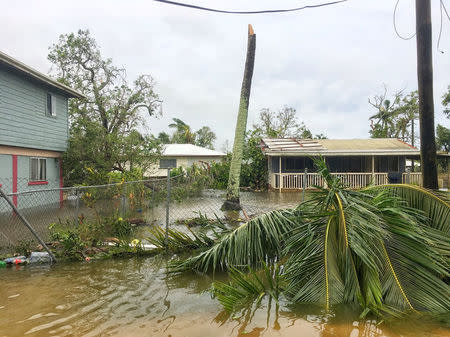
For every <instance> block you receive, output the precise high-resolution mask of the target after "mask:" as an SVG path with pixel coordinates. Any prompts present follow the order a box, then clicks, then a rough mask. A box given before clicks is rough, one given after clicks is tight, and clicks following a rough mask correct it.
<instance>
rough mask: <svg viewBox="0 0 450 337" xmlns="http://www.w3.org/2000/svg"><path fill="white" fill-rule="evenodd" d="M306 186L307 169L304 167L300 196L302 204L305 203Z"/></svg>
mask: <svg viewBox="0 0 450 337" xmlns="http://www.w3.org/2000/svg"><path fill="white" fill-rule="evenodd" d="M307 184H308V169H307V168H306V167H305V173H304V176H303V194H302V202H303V201H305V194H306V185H307Z"/></svg>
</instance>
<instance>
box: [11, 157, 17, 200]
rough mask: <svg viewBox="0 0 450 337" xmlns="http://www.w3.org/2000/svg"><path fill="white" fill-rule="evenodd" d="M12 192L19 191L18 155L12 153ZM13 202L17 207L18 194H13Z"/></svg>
mask: <svg viewBox="0 0 450 337" xmlns="http://www.w3.org/2000/svg"><path fill="white" fill-rule="evenodd" d="M12 180H13V181H12V192H13V193H17V155H15V154H13V155H12ZM13 204H14V206H16V207H17V194H13Z"/></svg>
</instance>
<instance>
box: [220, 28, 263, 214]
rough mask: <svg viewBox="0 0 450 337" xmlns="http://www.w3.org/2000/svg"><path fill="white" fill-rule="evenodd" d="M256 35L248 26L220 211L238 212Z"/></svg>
mask: <svg viewBox="0 0 450 337" xmlns="http://www.w3.org/2000/svg"><path fill="white" fill-rule="evenodd" d="M255 49H256V35H255V33H254V32H253V28H252V25H248V42H247V59H246V61H245V69H244V79H243V80H242V88H241V100H240V102H239V112H238V118H237V122H236V131H235V135H234V144H233V155H232V158H231V166H230V174H229V177H228V187H227V197H226V201H225V202H224V204H223V205H222V210H225V211H227V210H240V209H241V206H240V202H239V182H240V176H241V165H242V155H243V150H244V141H245V131H246V128H247V116H248V104H249V99H250V89H251V86H252V77H253V67H254V65H255Z"/></svg>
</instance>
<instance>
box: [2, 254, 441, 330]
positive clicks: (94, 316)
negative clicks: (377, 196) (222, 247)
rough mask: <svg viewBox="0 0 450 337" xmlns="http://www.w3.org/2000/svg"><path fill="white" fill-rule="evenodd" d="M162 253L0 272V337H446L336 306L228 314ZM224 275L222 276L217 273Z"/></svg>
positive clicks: (205, 283) (202, 280)
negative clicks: (169, 270) (329, 310)
mask: <svg viewBox="0 0 450 337" xmlns="http://www.w3.org/2000/svg"><path fill="white" fill-rule="evenodd" d="M166 263H167V261H166V259H164V258H162V257H154V258H140V259H123V260H107V261H99V262H95V263H67V264H57V265H54V266H52V267H51V268H48V267H46V268H30V267H25V268H23V267H18V268H17V269H16V268H8V269H2V270H0V284H1V288H0V336H164V337H167V336H168V335H170V336H172V337H176V336H193V337H202V336H204V337H210V336H255V337H256V336H265V337H267V336H269V337H270V336H283V337H285V336H287V337H289V336H323V337H327V336H339V337H341V336H345V337H355V336H358V337H360V336H364V337H366V336H367V337H372V336H373V337H381V336H390V337H394V336H421V335H427V336H449V334H448V330H446V329H445V328H444V327H442V326H441V327H440V326H438V325H432V324H423V325H418V326H412V324H411V322H401V323H399V324H398V326H396V327H389V328H388V327H386V326H385V325H380V326H377V325H376V324H375V322H371V321H362V322H360V321H358V320H357V319H355V315H354V312H352V311H351V310H347V309H346V307H343V308H338V309H337V310H336V312H335V314H334V315H327V314H325V313H324V312H323V311H322V310H321V308H318V307H314V306H298V307H289V306H286V305H285V304H284V303H276V302H274V301H272V300H267V301H262V302H261V303H260V304H259V305H258V306H250V307H248V308H244V309H242V311H240V312H238V313H234V314H229V313H227V312H224V311H222V307H221V306H220V305H219V304H218V302H217V301H216V300H214V299H211V295H210V293H209V289H210V286H211V281H212V279H211V277H210V276H204V275H198V274H195V273H188V274H184V275H166V273H165V266H166ZM215 277H216V278H218V279H221V280H225V277H226V276H225V275H223V274H218V275H215Z"/></svg>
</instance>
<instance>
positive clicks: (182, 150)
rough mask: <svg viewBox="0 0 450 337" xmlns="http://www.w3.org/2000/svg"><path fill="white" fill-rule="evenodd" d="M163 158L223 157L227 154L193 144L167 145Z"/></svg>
mask: <svg viewBox="0 0 450 337" xmlns="http://www.w3.org/2000/svg"><path fill="white" fill-rule="evenodd" d="M162 156H163V157H223V156H225V153H223V152H219V151H215V150H210V149H207V148H204V147H201V146H196V145H193V144H165V145H163V151H162Z"/></svg>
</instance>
